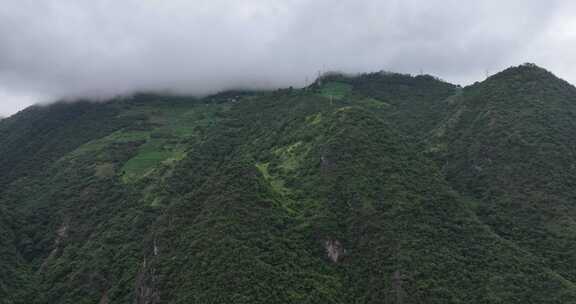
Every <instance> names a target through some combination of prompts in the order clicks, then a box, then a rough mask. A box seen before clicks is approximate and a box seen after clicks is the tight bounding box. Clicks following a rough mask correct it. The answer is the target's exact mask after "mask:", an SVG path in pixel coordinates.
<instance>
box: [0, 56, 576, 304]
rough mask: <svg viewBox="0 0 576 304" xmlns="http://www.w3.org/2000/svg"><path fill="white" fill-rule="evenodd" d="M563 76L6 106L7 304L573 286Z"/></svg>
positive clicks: (424, 296)
mask: <svg viewBox="0 0 576 304" xmlns="http://www.w3.org/2000/svg"><path fill="white" fill-rule="evenodd" d="M575 130H576V89H575V88H574V87H573V86H571V85H569V84H568V83H566V82H564V81H562V80H559V79H557V78H556V77H554V76H553V75H552V74H550V73H549V72H547V71H545V70H543V69H540V68H538V67H536V66H533V65H523V66H520V67H515V68H511V69H508V70H506V71H504V72H502V73H499V74H497V75H494V76H492V77H490V78H489V79H487V80H486V81H484V82H482V83H477V84H474V85H472V86H469V87H466V88H459V87H457V86H454V85H451V84H449V83H446V82H444V81H441V80H439V79H436V78H434V77H431V76H416V77H412V76H409V75H402V74H394V73H372V74H363V75H358V76H346V75H339V74H330V75H326V76H323V77H322V79H321V80H319V81H317V82H316V83H315V84H313V85H312V86H310V87H309V88H305V89H302V90H296V89H285V90H277V91H270V92H241V91H234V92H224V93H220V94H217V95H214V96H209V97H206V98H201V99H198V98H192V97H186V96H169V95H159V94H137V95H135V96H133V97H130V98H122V99H117V100H112V101H110V102H106V103H89V102H77V103H58V104H54V105H51V106H47V107H31V108H29V109H27V110H25V111H23V112H20V113H19V114H17V115H15V116H13V117H10V118H6V119H3V120H1V121H0V156H1V157H0V303H10V304H16V303H18V304H20V303H22V304H24V303H26V304H34V303H38V304H40V303H42V304H46V303H50V304H51V303H70V304H72V303H74V304H76V303H156V304H157V303H267V304H269V303H342V304H345V303H346V304H348V303H400V302H401V303H572V302H576V272H575V269H576V268H575V267H574V266H576V245H575V244H576V221H575V220H574V218H575V216H576V207H574V206H573V203H572V202H573V200H574V198H576V192H575V191H576V190H575V189H576V171H574V168H573V167H574V166H573V163H575V162H576V152H575V151H576V137H574V136H573V134H574V131H575Z"/></svg>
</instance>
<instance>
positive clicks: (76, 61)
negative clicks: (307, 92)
mask: <svg viewBox="0 0 576 304" xmlns="http://www.w3.org/2000/svg"><path fill="white" fill-rule="evenodd" d="M573 2H574V1H569V0H546V1H544V0H506V1H503V0H484V1H482V0H477V1H461V0H459V1H457V0H454V1H450V0H90V1H83V0H2V3H1V5H0V115H9V114H11V113H14V112H15V111H17V110H19V109H21V108H23V107H25V106H27V105H29V104H31V103H35V102H40V101H48V100H53V99H55V98H61V97H68V98H70V97H77V96H90V97H107V96H111V95H115V94H126V93H130V92H133V91H135V90H163V89H170V90H175V91H178V92H183V93H193V94H206V93H210V92H214V91H217V90H222V89H226V88H231V87H244V86H249V87H266V88H268V87H277V86H290V85H292V86H301V85H303V84H304V82H305V79H306V77H309V78H310V79H311V80H312V79H313V77H314V75H315V74H316V73H317V71H318V70H341V71H345V72H363V71H378V70H390V71H396V72H402V73H411V74H416V73H418V72H419V71H420V70H422V71H424V72H425V73H427V74H432V75H435V76H438V77H440V78H442V79H445V80H447V81H450V82H454V83H459V84H468V83H471V82H473V81H476V80H482V79H484V77H485V74H486V72H488V73H495V72H497V71H499V70H501V69H504V68H506V67H508V66H510V65H518V64H521V63H523V62H534V63H536V64H538V65H541V66H543V67H545V68H547V69H549V70H551V71H552V72H554V73H556V74H557V75H559V76H561V77H563V78H565V79H567V80H568V81H571V82H572V83H575V82H576V55H575V54H574V51H575V50H576V18H575V16H576V4H572V3H573Z"/></svg>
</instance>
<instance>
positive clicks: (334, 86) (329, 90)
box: [320, 82, 352, 99]
mask: <svg viewBox="0 0 576 304" xmlns="http://www.w3.org/2000/svg"><path fill="white" fill-rule="evenodd" d="M350 91H352V86H351V85H349V84H347V83H342V82H328V83H326V84H325V85H323V86H322V88H321V89H320V95H322V96H324V97H327V98H331V99H342V98H344V97H346V95H348V93H350Z"/></svg>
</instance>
